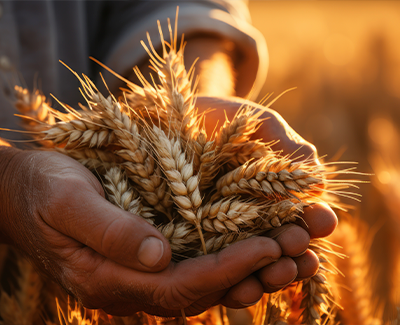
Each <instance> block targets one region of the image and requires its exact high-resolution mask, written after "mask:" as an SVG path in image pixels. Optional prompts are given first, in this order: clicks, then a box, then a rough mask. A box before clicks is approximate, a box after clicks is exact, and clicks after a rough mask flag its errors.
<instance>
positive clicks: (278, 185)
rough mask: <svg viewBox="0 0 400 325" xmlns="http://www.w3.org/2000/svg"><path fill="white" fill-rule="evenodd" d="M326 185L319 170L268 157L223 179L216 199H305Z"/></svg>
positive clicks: (283, 158)
mask: <svg viewBox="0 0 400 325" xmlns="http://www.w3.org/2000/svg"><path fill="white" fill-rule="evenodd" d="M302 167H303V168H304V169H303V168H302ZM322 183H323V179H322V170H321V167H319V166H307V165H303V164H302V163H294V162H292V161H291V160H290V159H285V157H275V158H274V159H271V157H265V158H262V159H259V160H257V161H255V162H247V163H246V164H244V165H242V166H240V167H238V168H236V169H235V170H233V171H230V172H228V173H227V174H225V175H224V176H222V177H221V178H220V179H219V180H218V182H217V184H216V189H217V193H215V194H214V195H213V197H212V198H213V199H215V198H218V197H220V196H221V195H222V196H224V197H226V196H232V195H238V194H251V195H255V196H261V197H266V198H269V199H284V198H291V197H298V198H301V197H304V196H305V194H307V192H308V191H310V190H312V189H313V187H314V186H317V185H320V184H322Z"/></svg>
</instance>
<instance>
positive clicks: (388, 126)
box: [368, 117, 395, 145]
mask: <svg viewBox="0 0 400 325" xmlns="http://www.w3.org/2000/svg"><path fill="white" fill-rule="evenodd" d="M368 134H369V136H370V138H371V140H372V141H374V142H375V143H377V144H379V145H385V144H387V143H388V142H390V141H391V140H393V138H394V135H395V130H394V127H393V124H392V122H391V121H390V120H388V119H386V118H383V117H379V118H375V119H373V120H372V121H371V122H370V123H369V126H368Z"/></svg>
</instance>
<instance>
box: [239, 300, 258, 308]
mask: <svg viewBox="0 0 400 325" xmlns="http://www.w3.org/2000/svg"><path fill="white" fill-rule="evenodd" d="M259 301H260V300H257V301H254V302H252V303H244V302H241V301H239V304H241V305H243V306H245V307H250V306H254V305H255V304H256V303H257V302H259Z"/></svg>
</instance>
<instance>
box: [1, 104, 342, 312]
mask: <svg viewBox="0 0 400 325" xmlns="http://www.w3.org/2000/svg"><path fill="white" fill-rule="evenodd" d="M197 103H198V105H199V107H200V108H201V109H207V108H209V107H215V108H217V111H215V112H214V113H210V114H209V115H208V117H207V120H208V121H210V120H214V122H213V124H214V123H215V118H219V119H220V121H223V118H224V115H223V113H222V109H227V114H228V115H232V113H233V112H234V111H235V110H236V109H237V108H238V107H239V106H240V102H239V100H238V99H226V100H221V99H215V98H206V97H204V98H199V100H198V102H197ZM213 114H214V115H213ZM218 114H219V115H218ZM221 114H222V115H221ZM267 115H268V116H269V117H270V118H269V119H268V120H266V121H265V123H264V126H263V127H262V128H261V129H260V130H259V131H258V132H257V133H258V134H257V137H262V138H263V139H264V140H265V141H268V140H276V139H280V140H281V141H280V143H279V145H278V146H277V149H278V147H279V146H280V148H281V149H283V150H284V151H285V152H288V153H290V152H293V151H294V150H296V149H298V148H299V146H302V147H301V149H300V150H299V152H301V153H303V154H304V156H305V157H309V156H313V157H315V149H314V147H313V146H312V145H310V144H308V143H306V142H305V141H304V140H302V139H301V138H300V137H299V136H298V135H297V134H296V133H295V132H294V131H293V130H292V129H290V127H289V126H288V125H287V124H286V122H284V121H283V119H282V118H281V117H280V116H279V115H277V114H276V113H275V112H273V111H270V112H267V113H266V116H267ZM210 133H211V132H210ZM0 167H1V168H0V181H1V182H0V194H1V197H0V242H7V243H10V244H12V245H15V246H16V247H17V248H19V249H20V250H21V251H22V252H24V253H25V254H26V255H27V256H28V257H29V258H30V260H31V261H32V262H33V263H34V264H35V265H36V266H37V268H38V269H39V270H41V271H42V272H43V273H45V274H47V275H48V276H50V278H52V279H53V280H55V281H57V282H58V283H59V284H60V285H61V286H62V287H63V288H64V289H65V290H66V291H67V292H68V293H70V294H71V295H73V296H75V297H76V298H77V299H78V300H80V301H81V302H82V304H83V305H84V306H85V307H87V308H96V309H97V308H100V309H103V310H104V311H105V312H106V313H109V314H113V315H129V314H133V313H135V312H138V311H145V312H147V313H150V314H154V315H159V316H175V315H180V313H181V312H180V309H182V308H185V312H186V314H187V315H188V316H190V315H195V314H199V313H201V312H203V311H205V310H206V309H207V308H209V307H211V306H213V305H215V304H223V305H225V306H227V307H232V308H243V307H246V306H249V305H252V304H254V303H256V302H257V301H258V300H259V299H260V298H261V296H262V294H263V293H264V292H274V291H277V290H280V289H281V288H283V287H285V286H287V285H289V284H290V283H292V282H293V281H297V280H300V279H302V278H306V277H309V276H312V275H313V274H314V273H315V272H316V271H317V268H318V260H317V258H316V256H315V254H313V253H312V252H311V251H309V250H307V247H308V244H309V241H310V238H315V237H323V236H327V235H329V234H330V233H331V232H332V231H333V230H334V229H335V227H336V224H337V219H336V216H335V214H334V213H333V212H332V210H330V208H328V207H327V206H324V205H321V204H318V205H314V206H313V207H312V208H311V207H309V208H306V209H305V213H304V215H303V218H304V220H305V222H306V223H307V224H308V227H307V226H305V225H304V224H299V225H294V224H293V225H286V226H284V227H283V228H280V232H279V233H276V234H271V235H272V236H274V239H271V238H265V237H259V238H251V239H247V240H245V241H242V242H238V243H235V244H233V245H231V246H229V247H228V248H226V249H224V250H223V251H221V252H219V253H218V254H210V255H207V256H201V257H197V258H193V259H188V260H185V261H183V262H180V263H174V262H172V261H171V250H170V247H169V244H168V242H167V240H166V239H165V238H163V236H162V235H161V234H160V233H159V232H158V231H157V230H156V229H155V228H154V227H152V226H151V225H149V224H148V223H147V222H145V221H144V220H143V219H141V218H140V217H137V216H133V215H131V214H130V213H128V212H125V211H122V210H120V209H119V208H117V207H115V206H113V205H112V204H111V203H109V202H108V201H106V200H105V198H104V191H103V189H102V187H101V184H100V183H99V182H98V180H97V179H96V178H95V177H94V176H93V175H92V174H91V172H90V171H89V170H87V169H86V168H84V167H83V166H81V165H80V164H79V163H77V162H76V161H74V160H73V159H71V158H69V157H66V156H63V155H61V154H58V153H56V152H39V151H20V150H17V149H13V148H3V150H2V151H0ZM317 219H318V220H317ZM316 220H317V221H316ZM148 237H155V238H157V239H158V240H159V241H157V240H155V242H157V243H158V246H157V245H156V246H154V247H153V248H154V249H155V251H156V253H157V252H158V253H159V256H161V258H160V259H159V261H158V262H157V261H155V260H152V261H150V262H151V263H150V262H149V261H147V264H146V263H144V264H143V263H142V262H141V260H140V258H139V257H138V256H140V245H141V243H142V241H143V239H145V238H148ZM160 241H161V243H162V244H160ZM157 248H158V251H157ZM160 249H161V250H160ZM156 253H155V254H154V256H156V255H157V254H156ZM152 256H153V255H152ZM150 264H154V265H153V266H149V265H150ZM146 265H147V266H146Z"/></svg>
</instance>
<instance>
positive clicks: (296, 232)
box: [268, 224, 310, 256]
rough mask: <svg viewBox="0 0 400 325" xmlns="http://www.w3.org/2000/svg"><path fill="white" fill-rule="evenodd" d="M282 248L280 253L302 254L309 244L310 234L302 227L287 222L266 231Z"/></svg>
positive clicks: (289, 254) (288, 254)
mask: <svg viewBox="0 0 400 325" xmlns="http://www.w3.org/2000/svg"><path fill="white" fill-rule="evenodd" d="M268 237H270V238H273V239H275V240H276V242H277V243H278V244H279V246H280V247H281V248H282V255H287V256H298V255H300V254H303V253H304V252H305V251H306V249H307V247H308V245H309V244H310V235H309V234H308V232H307V231H306V230H304V229H303V228H301V227H299V226H297V225H294V224H287V225H284V226H282V227H279V228H277V229H274V230H272V231H269V232H268Z"/></svg>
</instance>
